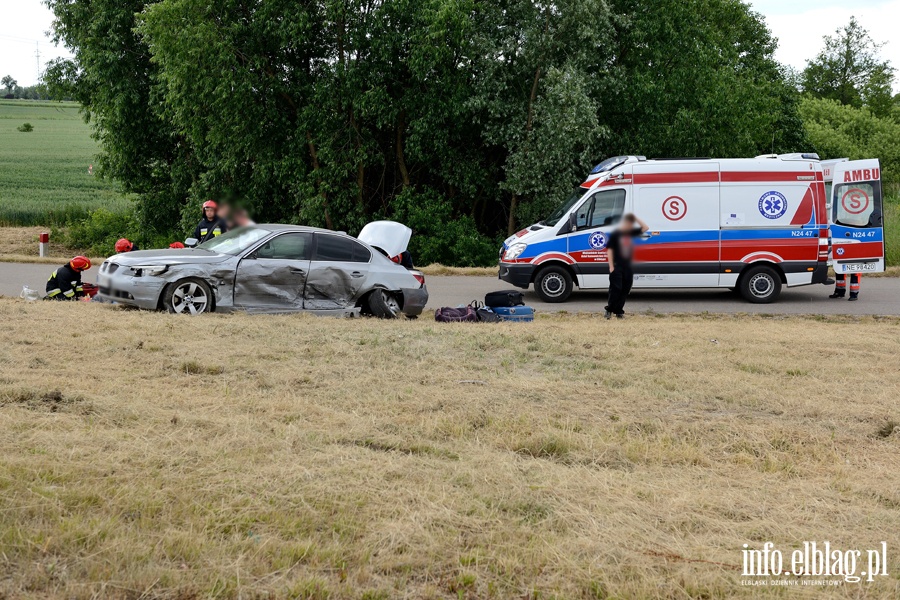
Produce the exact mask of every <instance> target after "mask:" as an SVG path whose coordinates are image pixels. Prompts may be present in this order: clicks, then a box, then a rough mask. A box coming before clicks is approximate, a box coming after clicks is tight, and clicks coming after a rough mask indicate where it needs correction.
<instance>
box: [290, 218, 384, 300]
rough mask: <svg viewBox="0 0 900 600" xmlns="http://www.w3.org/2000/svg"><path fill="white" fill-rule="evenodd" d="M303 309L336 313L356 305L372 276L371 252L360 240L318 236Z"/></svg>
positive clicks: (318, 234)
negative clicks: (370, 273) (370, 268)
mask: <svg viewBox="0 0 900 600" xmlns="http://www.w3.org/2000/svg"><path fill="white" fill-rule="evenodd" d="M315 238H316V247H315V251H314V253H313V258H312V263H311V266H310V271H309V278H308V280H307V282H306V292H305V294H304V302H303V307H304V308H305V309H307V310H335V309H343V308H349V307H352V306H354V305H355V304H356V300H357V298H358V296H359V292H360V290H361V289H362V287H363V285H364V284H365V282H366V279H367V278H368V276H369V263H370V262H371V260H372V253H371V251H370V250H369V249H368V248H366V247H365V246H363V245H362V244H361V243H359V242H358V241H356V240H354V239H352V238H350V237H347V236H345V235H339V234H334V233H317V234H316V235H315Z"/></svg>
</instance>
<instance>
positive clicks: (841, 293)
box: [828, 273, 862, 302]
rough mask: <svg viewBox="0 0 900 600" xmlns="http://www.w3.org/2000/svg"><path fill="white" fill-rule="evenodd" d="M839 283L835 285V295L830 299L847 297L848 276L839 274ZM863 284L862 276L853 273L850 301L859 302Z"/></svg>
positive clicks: (837, 277) (851, 276)
mask: <svg viewBox="0 0 900 600" xmlns="http://www.w3.org/2000/svg"><path fill="white" fill-rule="evenodd" d="M836 279H837V281H836V282H835V284H834V293H833V294H832V295H830V296H828V297H829V298H844V297H845V296H846V295H847V276H846V275H844V274H838V275H837V276H836ZM861 282H862V275H860V274H859V273H852V274H851V275H850V301H851V302H854V301H856V300H859V286H860V283H861Z"/></svg>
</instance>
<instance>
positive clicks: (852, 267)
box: [831, 159, 884, 274]
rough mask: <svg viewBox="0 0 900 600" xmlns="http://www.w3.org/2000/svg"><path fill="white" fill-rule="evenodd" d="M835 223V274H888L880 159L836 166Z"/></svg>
mask: <svg viewBox="0 0 900 600" xmlns="http://www.w3.org/2000/svg"><path fill="white" fill-rule="evenodd" d="M831 221H832V225H831V240H832V244H833V251H832V256H833V258H834V263H833V266H834V271H835V273H845V274H846V273H882V272H884V212H883V198H882V190H881V165H880V163H879V162H878V160H877V159H869V160H855V161H849V162H844V163H839V164H837V165H835V167H834V184H833V187H832V191H831Z"/></svg>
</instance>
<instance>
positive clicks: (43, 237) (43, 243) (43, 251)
mask: <svg viewBox="0 0 900 600" xmlns="http://www.w3.org/2000/svg"><path fill="white" fill-rule="evenodd" d="M38 242H39V244H38V256H47V246H48V244H50V234H49V233H46V232H42V233H41V234H40V235H38Z"/></svg>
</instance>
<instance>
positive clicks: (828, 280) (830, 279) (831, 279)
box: [822, 277, 834, 285]
mask: <svg viewBox="0 0 900 600" xmlns="http://www.w3.org/2000/svg"><path fill="white" fill-rule="evenodd" d="M822 285H834V278H833V277H829V278H828V279H826V280H825V283H823V284H822Z"/></svg>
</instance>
